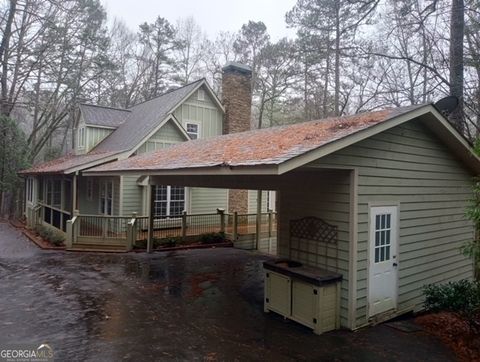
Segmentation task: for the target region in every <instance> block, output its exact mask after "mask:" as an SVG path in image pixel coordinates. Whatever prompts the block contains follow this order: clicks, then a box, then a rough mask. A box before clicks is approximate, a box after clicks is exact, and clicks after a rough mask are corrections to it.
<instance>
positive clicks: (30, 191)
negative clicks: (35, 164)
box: [26, 177, 34, 202]
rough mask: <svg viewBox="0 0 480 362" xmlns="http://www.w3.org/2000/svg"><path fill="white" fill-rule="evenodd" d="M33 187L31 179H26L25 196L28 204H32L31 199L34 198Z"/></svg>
mask: <svg viewBox="0 0 480 362" xmlns="http://www.w3.org/2000/svg"><path fill="white" fill-rule="evenodd" d="M33 185H34V179H33V177H28V178H27V181H26V194H27V195H26V197H27V201H28V202H33V197H34V190H33Z"/></svg>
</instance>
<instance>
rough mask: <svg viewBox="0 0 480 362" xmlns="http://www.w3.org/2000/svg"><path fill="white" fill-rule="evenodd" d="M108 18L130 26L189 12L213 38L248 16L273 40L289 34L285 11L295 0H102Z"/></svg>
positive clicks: (169, 18) (234, 27) (237, 24)
mask: <svg viewBox="0 0 480 362" xmlns="http://www.w3.org/2000/svg"><path fill="white" fill-rule="evenodd" d="M102 3H103V5H104V6H105V8H106V10H107V13H108V16H109V19H110V20H112V19H113V18H115V17H116V18H120V19H123V20H124V21H125V22H126V23H127V25H128V26H129V27H130V28H131V29H132V30H135V31H136V30H137V29H138V25H139V24H141V23H143V22H145V21H147V22H153V21H154V20H155V18H156V17H157V16H159V15H160V16H162V17H164V18H166V19H168V21H170V22H171V23H173V24H174V23H175V21H176V20H177V19H178V18H181V17H188V16H193V17H194V18H195V20H196V21H197V23H198V24H199V25H200V26H201V27H202V29H203V30H204V31H205V32H206V33H207V35H208V36H209V38H214V37H215V35H216V34H217V33H218V32H219V31H238V30H239V29H240V27H241V26H242V25H243V24H245V23H246V22H248V20H255V21H260V20H261V21H263V22H264V23H265V25H266V26H267V29H268V32H269V34H270V36H271V37H272V39H273V40H278V39H279V38H282V37H284V36H289V37H292V36H293V35H294V34H295V32H294V31H293V30H292V29H287V27H286V24H285V13H286V12H287V11H288V10H290V9H291V8H293V6H294V5H295V3H296V0H223V1H222V0H102Z"/></svg>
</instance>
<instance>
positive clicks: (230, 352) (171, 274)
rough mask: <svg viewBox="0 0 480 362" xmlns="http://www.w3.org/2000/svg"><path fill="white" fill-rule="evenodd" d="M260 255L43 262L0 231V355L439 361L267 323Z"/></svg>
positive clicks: (411, 339) (380, 341)
mask: <svg viewBox="0 0 480 362" xmlns="http://www.w3.org/2000/svg"><path fill="white" fill-rule="evenodd" d="M266 258H267V257H266V256H262V255H255V254H252V253H250V252H245V251H240V250H236V249H233V248H223V249H206V250H189V251H182V252H173V253H155V254H150V255H147V254H134V253H130V254H96V253H74V252H70V253H69V252H57V251H42V250H39V249H37V247H36V246H34V245H33V244H31V243H30V242H29V241H28V240H27V239H25V238H24V237H23V236H22V235H21V233H20V232H19V231H18V230H16V229H14V228H13V227H11V226H10V225H9V224H6V223H0V349H1V348H2V346H4V345H7V344H21V343H35V344H40V343H49V344H50V346H52V348H53V349H54V351H55V357H56V358H55V360H59V361H119V360H135V361H150V360H241V361H243V360H268V361H284V360H285V361H288V360H317V361H318V360H321V361H384V360H389V361H422V360H423V361H445V360H453V355H452V354H451V352H450V351H449V350H448V349H447V348H446V347H444V346H443V345H441V343H440V342H439V341H437V340H436V339H434V338H433V337H430V336H428V335H426V334H424V333H423V332H415V333H405V332H400V331H398V330H396V329H393V328H390V327H388V326H385V325H380V326H376V327H372V328H367V329H363V330H361V331H359V332H355V333H353V332H349V331H335V332H331V333H327V334H324V335H322V336H316V335H314V334H313V333H312V332H311V331H310V330H309V329H307V328H304V327H302V326H300V325H297V324H295V323H293V322H290V321H286V320H284V319H283V318H281V317H279V316H276V315H275V314H273V313H270V314H264V313H263V305H262V299H263V281H262V267H261V263H262V261H263V260H266Z"/></svg>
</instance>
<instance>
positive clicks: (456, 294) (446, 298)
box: [424, 279, 480, 320]
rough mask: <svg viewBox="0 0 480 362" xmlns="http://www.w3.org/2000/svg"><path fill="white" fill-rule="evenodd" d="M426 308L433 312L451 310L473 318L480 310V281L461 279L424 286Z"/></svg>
mask: <svg viewBox="0 0 480 362" xmlns="http://www.w3.org/2000/svg"><path fill="white" fill-rule="evenodd" d="M424 294H425V309H426V310H428V311H432V312H438V311H442V310H444V311H450V312H455V313H458V314H460V315H462V316H464V317H465V318H467V319H469V320H472V319H474V318H475V315H476V314H477V313H478V312H479V311H480V283H479V282H474V281H470V280H465V279H463V280H460V281H457V282H449V283H447V284H440V285H433V284H430V285H427V286H426V287H425V288H424Z"/></svg>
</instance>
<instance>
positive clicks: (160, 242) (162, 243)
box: [153, 236, 182, 249]
mask: <svg viewBox="0 0 480 362" xmlns="http://www.w3.org/2000/svg"><path fill="white" fill-rule="evenodd" d="M181 240H182V238H180V237H178V236H167V237H166V238H161V239H156V238H155V239H153V248H154V249H157V248H160V247H167V248H173V247H174V246H177V244H179V243H180V241H181Z"/></svg>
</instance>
